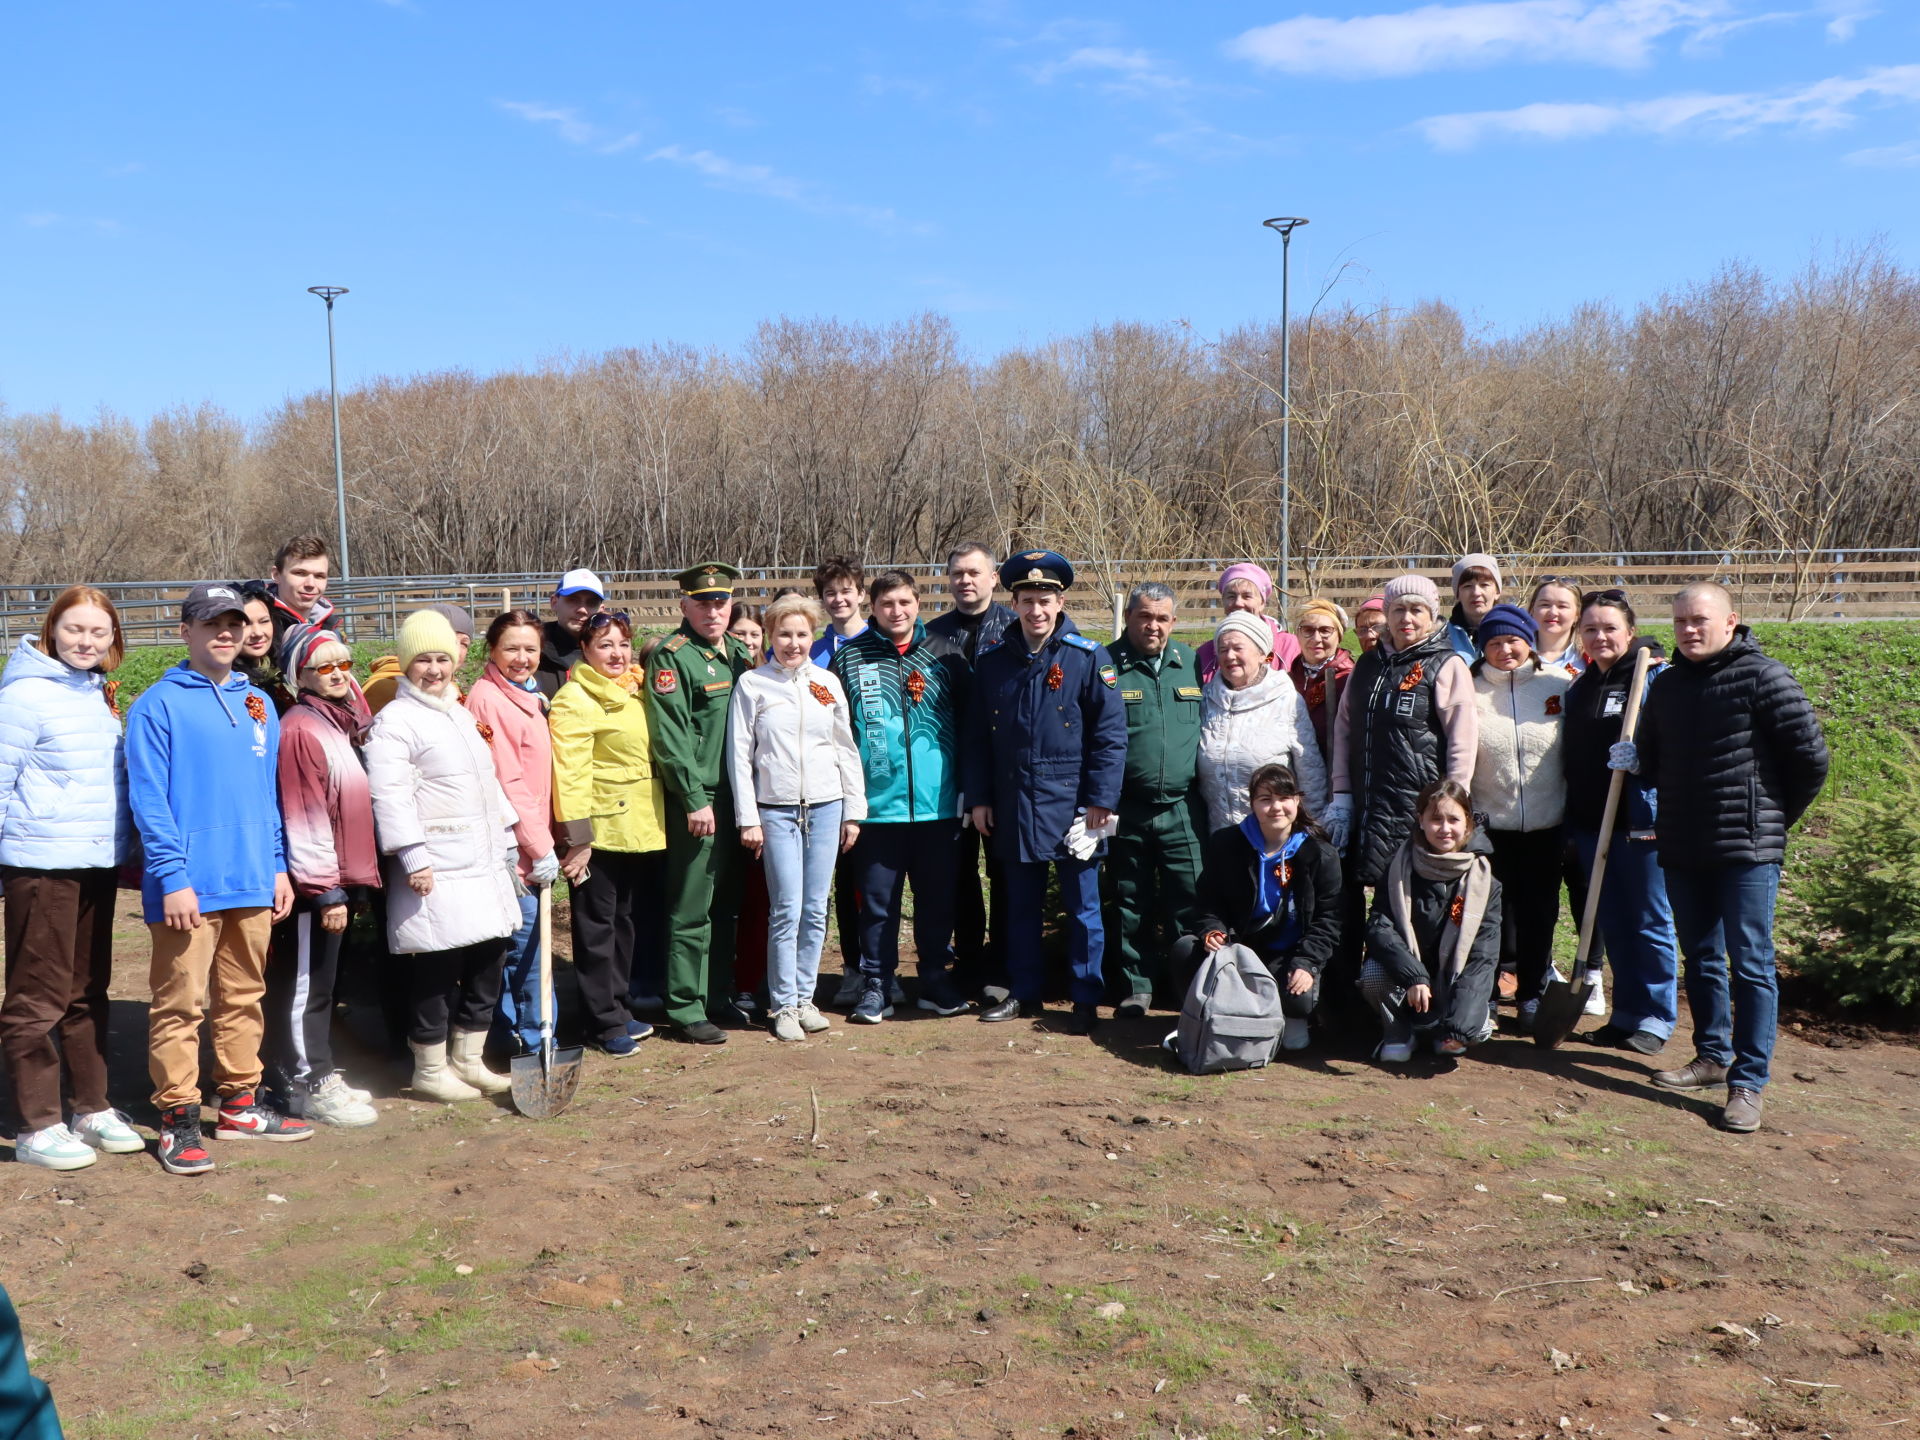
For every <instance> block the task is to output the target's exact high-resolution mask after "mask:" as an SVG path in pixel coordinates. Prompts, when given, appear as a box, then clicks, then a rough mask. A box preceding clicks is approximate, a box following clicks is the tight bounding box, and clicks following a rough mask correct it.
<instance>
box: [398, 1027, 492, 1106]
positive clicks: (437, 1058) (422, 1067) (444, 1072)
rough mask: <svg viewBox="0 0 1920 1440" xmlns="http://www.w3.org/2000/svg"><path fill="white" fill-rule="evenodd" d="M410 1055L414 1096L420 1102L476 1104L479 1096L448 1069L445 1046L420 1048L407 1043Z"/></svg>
mask: <svg viewBox="0 0 1920 1440" xmlns="http://www.w3.org/2000/svg"><path fill="white" fill-rule="evenodd" d="M407 1048H408V1049H409V1050H411V1051H413V1093H414V1094H415V1095H416V1096H418V1097H419V1098H420V1099H422V1100H478V1099H479V1098H480V1092H479V1091H478V1090H476V1089H474V1088H473V1086H471V1085H469V1084H467V1082H466V1081H464V1080H462V1079H461V1078H460V1077H459V1076H458V1075H456V1074H454V1073H453V1072H452V1071H451V1070H449V1069H448V1068H447V1047H446V1046H445V1045H421V1044H419V1043H417V1042H416V1041H413V1040H409V1041H408V1042H407Z"/></svg>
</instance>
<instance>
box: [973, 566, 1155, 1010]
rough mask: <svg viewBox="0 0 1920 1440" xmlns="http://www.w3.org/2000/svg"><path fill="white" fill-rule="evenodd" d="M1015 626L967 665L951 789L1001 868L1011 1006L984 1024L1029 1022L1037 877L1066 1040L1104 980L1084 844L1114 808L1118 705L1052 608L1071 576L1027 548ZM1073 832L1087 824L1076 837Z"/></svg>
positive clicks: (1093, 647)
mask: <svg viewBox="0 0 1920 1440" xmlns="http://www.w3.org/2000/svg"><path fill="white" fill-rule="evenodd" d="M1000 583H1001V584H1002V585H1004V586H1005V587H1006V588H1007V589H1008V590H1009V591H1011V592H1012V594H1013V608H1014V613H1015V614H1016V615H1017V616H1018V623H1017V624H1016V625H1012V626H1009V627H1008V629H1007V632H1006V635H1005V636H1004V637H1003V638H1002V639H1001V641H1000V643H999V644H997V645H993V646H991V647H988V648H985V649H982V650H981V651H980V652H979V653H978V655H977V656H976V657H975V660H974V681H973V696H972V700H971V703H970V705H969V708H968V712H967V721H968V723H967V732H966V737H965V741H964V744H965V746H966V749H965V752H964V765H963V775H962V786H963V790H964V792H965V796H966V804H967V807H968V809H969V810H971V812H972V814H973V823H974V827H975V828H976V829H977V830H979V832H980V833H981V834H982V835H985V836H986V837H987V843H988V844H989V845H991V846H992V847H993V852H994V854H995V855H996V856H997V857H998V858H999V860H1000V863H1001V864H1002V865H1003V866H1004V867H1005V871H1006V885H1007V930H1008V934H1007V969H1008V972H1009V978H1010V979H1011V982H1012V986H1011V988H1012V994H1011V996H1010V997H1009V998H1008V999H1007V1000H1006V1001H1004V1002H1003V1003H1001V1004H999V1005H995V1006H993V1007H992V1008H991V1009H989V1010H986V1011H984V1012H982V1014H981V1016H980V1018H981V1019H982V1020H985V1021H998V1020H1012V1019H1015V1018H1017V1017H1019V1016H1023V1015H1025V1016H1029V1017H1031V1016H1037V1015H1039V1014H1040V1001H1041V984H1042V979H1043V962H1042V959H1041V955H1040V932H1041V918H1042V911H1043V909H1044V907H1045V905H1046V899H1047V867H1048V866H1049V865H1051V866H1053V867H1054V868H1055V870H1056V871H1057V872H1058V874H1059V877H1060V893H1061V896H1062V898H1063V899H1064V900H1065V902H1066V907H1067V928H1068V953H1069V956H1070V957H1071V959H1072V962H1073V1019H1072V1021H1071V1023H1070V1025H1069V1027H1068V1028H1069V1030H1070V1031H1071V1032H1072V1033H1074V1034H1077V1035H1085V1034H1088V1033H1090V1032H1091V1031H1092V1029H1093V1026H1094V1021H1095V1018H1096V1015H1097V1011H1096V1010H1095V1006H1096V1005H1098V1003H1099V1001H1100V999H1101V992H1102V989H1103V985H1104V982H1103V980H1102V976H1101V969H1100V962H1101V959H1102V953H1103V951H1104V950H1105V947H1106V931H1105V928H1104V926H1103V925H1102V923H1101V917H1100V857H1101V856H1102V855H1103V854H1105V853H1106V848H1107V847H1106V842H1105V841H1104V840H1098V841H1089V840H1087V839H1085V831H1088V830H1098V829H1099V828H1100V827H1101V826H1102V825H1104V824H1105V823H1106V822H1107V821H1108V820H1110V819H1111V818H1112V816H1113V813H1114V811H1115V810H1116V809H1117V808H1118V807H1119V804H1120V782H1121V779H1122V777H1123V775H1124V774H1125V771H1126V763H1127V707H1126V705H1125V703H1124V702H1122V700H1121V699H1120V683H1119V677H1118V676H1117V675H1116V674H1115V672H1114V667H1113V663H1112V659H1111V657H1110V656H1108V655H1107V653H1106V652H1105V651H1104V650H1103V649H1101V647H1100V646H1099V645H1097V644H1096V643H1095V642H1093V641H1092V640H1089V639H1088V638H1087V637H1086V636H1084V635H1082V634H1081V633H1080V632H1079V631H1078V630H1077V629H1075V628H1074V624H1073V621H1071V620H1069V619H1068V618H1067V616H1066V615H1065V613H1064V612H1063V610H1062V607H1061V595H1062V592H1064V591H1065V590H1066V589H1067V587H1068V586H1070V585H1071V584H1073V567H1072V566H1071V565H1069V564H1068V563H1067V562H1066V561H1065V560H1064V559H1062V558H1061V557H1060V556H1058V555H1056V554H1054V553H1053V552H1052V551H1051V550H1029V551H1027V552H1025V553H1024V554H1020V555H1015V556H1013V557H1012V558H1011V559H1009V560H1007V561H1006V563H1005V564H1003V565H1002V566H1001V567H1000ZM1076 821H1080V822H1084V823H1083V824H1081V825H1077V824H1076Z"/></svg>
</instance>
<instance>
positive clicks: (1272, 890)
mask: <svg viewBox="0 0 1920 1440" xmlns="http://www.w3.org/2000/svg"><path fill="white" fill-rule="evenodd" d="M1240 833H1241V834H1242V835H1244V836H1246V837H1247V843H1248V844H1250V845H1252V846H1253V853H1254V854H1255V855H1256V856H1258V857H1259V860H1260V865H1259V868H1258V870H1257V871H1256V872H1255V873H1256V875H1257V876H1258V877H1259V883H1258V885H1257V886H1256V887H1255V890H1254V897H1253V913H1254V915H1255V917H1256V918H1260V917H1264V916H1268V915H1276V916H1278V917H1279V922H1278V925H1277V926H1276V928H1275V930H1274V932H1273V934H1272V935H1271V936H1269V937H1268V938H1267V940H1266V942H1265V944H1264V945H1263V947H1262V948H1269V947H1270V948H1272V949H1274V950H1285V949H1288V948H1290V947H1292V946H1293V945H1295V944H1297V943H1299V940H1300V915H1299V910H1298V907H1297V906H1296V905H1295V903H1294V893H1293V884H1292V880H1293V857H1294V856H1295V855H1297V854H1299V853H1300V847H1301V846H1302V845H1304V844H1306V843H1307V832H1306V831H1304V830H1296V831H1294V832H1293V834H1291V835H1289V836H1288V837H1287V843H1286V844H1284V845H1282V846H1281V847H1280V853H1279V854H1278V855H1269V854H1267V838H1266V836H1265V835H1263V834H1261V833H1260V821H1259V818H1258V817H1257V816H1253V815H1249V816H1247V818H1246V819H1244V820H1242V821H1241V822H1240Z"/></svg>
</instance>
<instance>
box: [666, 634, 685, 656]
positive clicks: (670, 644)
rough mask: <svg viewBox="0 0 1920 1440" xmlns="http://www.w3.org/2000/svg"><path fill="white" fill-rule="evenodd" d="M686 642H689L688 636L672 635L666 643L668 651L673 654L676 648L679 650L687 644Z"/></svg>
mask: <svg viewBox="0 0 1920 1440" xmlns="http://www.w3.org/2000/svg"><path fill="white" fill-rule="evenodd" d="M686 643H687V637H686V636H684V635H674V636H671V637H670V638H669V639H668V640H667V644H666V649H667V653H668V654H672V653H673V652H674V651H675V650H678V649H679V648H680V647H681V646H683V645H685V644H686Z"/></svg>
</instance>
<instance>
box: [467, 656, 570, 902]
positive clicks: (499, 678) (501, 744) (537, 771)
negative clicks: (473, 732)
mask: <svg viewBox="0 0 1920 1440" xmlns="http://www.w3.org/2000/svg"><path fill="white" fill-rule="evenodd" d="M466 705H467V711H468V713H469V714H471V715H472V716H473V718H474V720H475V721H476V722H477V723H478V724H479V726H480V733H481V735H482V736H484V737H485V738H486V741H487V744H488V746H489V747H490V748H491V749H492V751H493V769H494V773H495V774H496V775H498V776H499V777H500V788H501V789H502V790H504V791H506V792H507V801H508V803H509V804H511V805H512V806H513V813H514V814H515V815H517V816H518V817H519V820H518V823H516V824H515V825H514V827H513V835H514V839H515V840H517V841H518V842H519V845H520V878H521V879H522V880H525V879H527V878H528V877H529V876H531V875H532V873H533V862H534V861H536V860H538V859H539V858H540V857H541V856H543V855H549V854H552V853H553V742H552V740H551V739H549V738H548V735H547V697H546V696H544V695H542V694H540V693H539V692H538V691H537V690H522V689H521V688H520V687H519V686H518V685H515V684H514V683H513V682H512V681H511V680H509V679H507V677H506V676H504V675H502V674H501V673H500V667H499V666H497V665H495V664H494V663H493V662H492V661H491V660H489V661H488V662H487V668H486V669H485V670H484V671H482V672H481V674H480V678H479V679H478V680H476V681H474V682H473V688H472V689H471V690H469V691H468V692H467V697H466Z"/></svg>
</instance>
